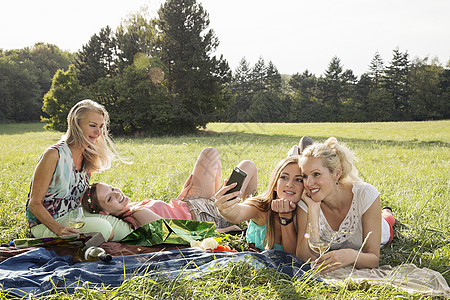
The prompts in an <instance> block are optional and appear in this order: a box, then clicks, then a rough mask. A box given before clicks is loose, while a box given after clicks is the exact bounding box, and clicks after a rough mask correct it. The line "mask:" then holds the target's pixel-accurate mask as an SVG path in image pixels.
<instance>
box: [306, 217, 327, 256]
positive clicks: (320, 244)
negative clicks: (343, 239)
mask: <svg viewBox="0 0 450 300" xmlns="http://www.w3.org/2000/svg"><path fill="white" fill-rule="evenodd" d="M307 233H308V244H309V248H311V250H312V251H314V252H316V253H318V254H319V255H320V256H322V255H323V254H324V253H325V252H327V251H328V250H329V249H330V246H331V237H329V236H328V235H324V234H320V229H319V224H311V223H309V224H308V229H307Z"/></svg>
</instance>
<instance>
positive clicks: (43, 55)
mask: <svg viewBox="0 0 450 300" xmlns="http://www.w3.org/2000/svg"><path fill="white" fill-rule="evenodd" d="M72 56H73V55H72V54H70V53H69V52H66V51H62V50H60V49H59V48H58V47H57V46H55V45H52V44H45V43H37V44H35V45H34V46H33V47H32V48H31V50H30V60H31V61H32V62H33V63H34V65H35V67H36V68H37V74H36V75H37V77H38V84H39V86H40V88H41V91H42V94H41V98H42V97H44V94H45V93H47V92H48V91H49V90H50V87H51V85H52V78H53V75H55V73H56V71H57V70H59V69H63V70H67V69H68V68H69V64H70V63H71V60H72V59H73V58H72Z"/></svg>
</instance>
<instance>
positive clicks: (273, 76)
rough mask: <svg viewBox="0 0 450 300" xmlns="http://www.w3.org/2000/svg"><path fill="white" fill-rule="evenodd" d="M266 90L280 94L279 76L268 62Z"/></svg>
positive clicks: (275, 68)
mask: <svg viewBox="0 0 450 300" xmlns="http://www.w3.org/2000/svg"><path fill="white" fill-rule="evenodd" d="M265 77H266V78H265V82H266V84H265V85H266V89H267V90H269V91H273V92H275V93H281V75H280V72H278V69H277V67H275V65H274V64H273V63H272V61H269V63H268V64H267V67H266V76H265Z"/></svg>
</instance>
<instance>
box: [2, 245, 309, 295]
mask: <svg viewBox="0 0 450 300" xmlns="http://www.w3.org/2000/svg"><path fill="white" fill-rule="evenodd" d="M238 261H245V262H247V263H248V264H250V265H252V266H254V267H256V268H273V269H276V270H278V271H280V272H283V273H285V274H288V275H289V276H296V277H298V276H302V275H304V274H305V272H307V271H308V270H309V264H304V263H303V262H302V261H301V260H300V259H298V258H297V257H295V256H294V255H291V254H288V253H285V252H282V251H277V250H269V251H264V252H262V253H255V252H239V253H230V252H211V251H203V250H201V249H199V248H185V249H177V250H170V251H160V252H154V253H145V254H139V255H126V256H116V257H113V259H112V261H111V262H110V263H105V262H102V261H97V262H74V261H73V258H72V256H70V255H65V256H59V255H57V254H56V253H55V252H54V251H51V250H47V249H45V248H36V249H32V250H30V251H27V252H24V253H21V254H18V255H15V256H13V257H10V258H8V259H6V260H4V261H3V262H1V263H0V284H1V288H2V290H3V291H4V292H8V293H10V294H11V295H12V296H17V297H24V296H27V295H30V294H33V296H36V297H39V296H45V295H48V294H50V293H52V292H54V291H59V292H67V293H73V292H74V291H75V289H76V288H77V287H80V286H82V285H83V283H85V282H90V283H89V286H90V287H94V286H96V285H98V286H102V285H104V286H110V287H118V286H120V285H122V284H123V282H124V280H127V279H130V278H132V277H134V276H138V275H143V274H145V275H146V276H150V277H158V276H174V277H175V276H179V277H183V276H203V275H204V274H208V273H211V272H215V271H218V270H219V269H221V268H223V267H224V266H226V265H228V264H229V263H232V262H238Z"/></svg>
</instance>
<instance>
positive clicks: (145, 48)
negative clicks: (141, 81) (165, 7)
mask: <svg viewBox="0 0 450 300" xmlns="http://www.w3.org/2000/svg"><path fill="white" fill-rule="evenodd" d="M116 42H117V48H118V68H119V73H122V72H123V70H124V69H125V68H126V67H128V66H130V65H132V64H133V63H134V62H135V60H136V59H139V58H142V57H147V58H148V57H152V56H153V52H154V51H155V50H156V49H155V48H156V29H155V21H154V20H153V19H150V18H149V17H148V11H147V10H145V9H141V11H139V12H137V13H134V14H131V15H130V16H129V17H128V18H127V19H125V20H124V21H122V22H121V24H120V25H119V27H118V28H117V30H116ZM138 64H139V62H138ZM145 67H148V65H146V66H145Z"/></svg>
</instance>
